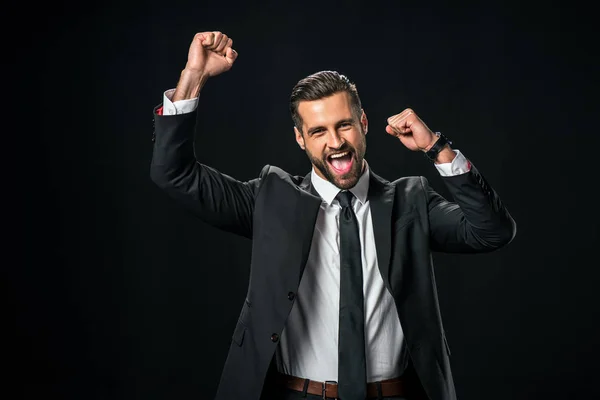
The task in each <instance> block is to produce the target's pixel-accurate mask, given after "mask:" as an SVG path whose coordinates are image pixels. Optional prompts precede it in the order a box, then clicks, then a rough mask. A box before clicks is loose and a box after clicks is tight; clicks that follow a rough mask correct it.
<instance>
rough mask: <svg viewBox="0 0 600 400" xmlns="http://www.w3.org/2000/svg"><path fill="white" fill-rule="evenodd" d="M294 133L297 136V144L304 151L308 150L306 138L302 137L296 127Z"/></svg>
mask: <svg viewBox="0 0 600 400" xmlns="http://www.w3.org/2000/svg"><path fill="white" fill-rule="evenodd" d="M294 133H295V134H296V143H298V146H300V148H301V149H302V150H306V147H305V146H304V136H302V133H301V132H300V131H299V130H298V128H296V127H295V126H294Z"/></svg>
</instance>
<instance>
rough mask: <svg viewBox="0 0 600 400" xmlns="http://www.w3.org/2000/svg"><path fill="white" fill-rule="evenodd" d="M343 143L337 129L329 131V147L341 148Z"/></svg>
mask: <svg viewBox="0 0 600 400" xmlns="http://www.w3.org/2000/svg"><path fill="white" fill-rule="evenodd" d="M343 144H344V141H343V140H342V137H341V136H340V134H339V132H338V131H337V130H335V129H333V130H330V131H329V132H328V133H327V147H329V148H332V149H339V148H340V147H341V146H342V145H343Z"/></svg>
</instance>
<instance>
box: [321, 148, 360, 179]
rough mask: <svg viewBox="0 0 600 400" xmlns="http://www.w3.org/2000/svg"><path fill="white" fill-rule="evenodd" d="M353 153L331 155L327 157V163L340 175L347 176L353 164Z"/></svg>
mask: <svg viewBox="0 0 600 400" xmlns="http://www.w3.org/2000/svg"><path fill="white" fill-rule="evenodd" d="M353 155H354V153H352V152H351V151H344V152H341V153H336V154H332V155H330V156H328V157H327V162H328V163H329V165H331V168H332V169H333V170H334V171H335V172H337V173H338V174H340V175H343V174H347V173H348V172H350V170H351V169H352V164H354V157H353Z"/></svg>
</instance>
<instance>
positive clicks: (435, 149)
mask: <svg viewBox="0 0 600 400" xmlns="http://www.w3.org/2000/svg"><path fill="white" fill-rule="evenodd" d="M435 135H436V136H438V137H439V139H438V140H437V142H435V143H434V144H433V146H431V149H429V151H426V152H425V156H426V157H427V158H429V159H430V160H431V161H435V160H436V159H437V156H438V154H439V152H440V151H442V149H443V148H444V147H445V146H446V145H447V144H452V142H451V141H450V140H449V139H448V138H447V137H446V136H444V135H443V134H442V132H435Z"/></svg>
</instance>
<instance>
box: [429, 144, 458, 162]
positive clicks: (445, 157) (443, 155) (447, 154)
mask: <svg viewBox="0 0 600 400" xmlns="http://www.w3.org/2000/svg"><path fill="white" fill-rule="evenodd" d="M454 157H456V153H455V152H454V151H453V150H452V149H451V148H450V145H449V144H446V145H444V147H443V148H442V150H440V152H439V153H438V155H437V157H436V159H435V160H434V161H433V162H434V163H435V164H445V163H451V162H452V160H454Z"/></svg>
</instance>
